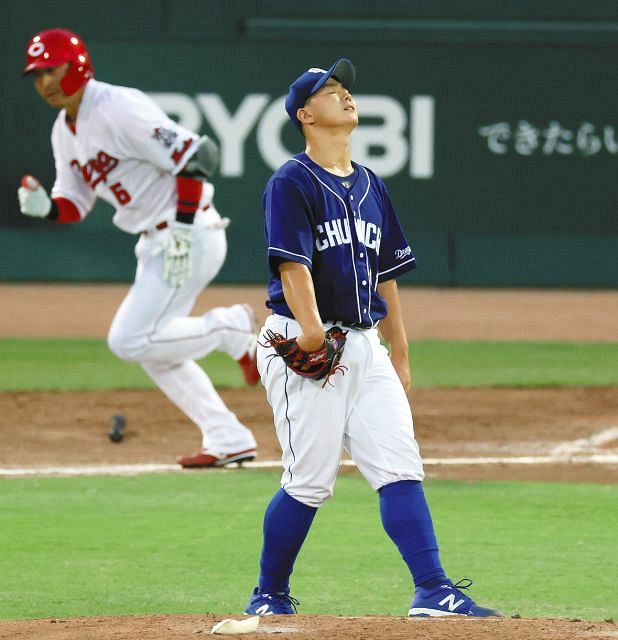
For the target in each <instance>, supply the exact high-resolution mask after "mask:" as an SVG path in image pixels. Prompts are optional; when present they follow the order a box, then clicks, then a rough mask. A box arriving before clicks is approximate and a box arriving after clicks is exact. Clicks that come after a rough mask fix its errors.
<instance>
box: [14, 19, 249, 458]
mask: <svg viewBox="0 0 618 640" xmlns="http://www.w3.org/2000/svg"><path fill="white" fill-rule="evenodd" d="M26 57H27V62H26V67H25V69H24V73H25V74H29V75H31V76H32V77H33V78H34V86H35V88H36V90H37V92H38V93H39V95H40V96H41V98H43V100H45V102H47V103H48V104H49V105H51V106H52V107H55V108H57V109H60V113H59V114H58V117H57V118H56V121H55V123H54V126H53V130H52V136H51V139H52V148H53V153H54V160H55V164H56V180H55V183H54V185H53V188H52V190H51V198H50V197H49V196H48V194H47V192H46V190H45V189H44V188H43V186H42V185H41V184H40V183H39V182H38V180H36V179H35V178H33V177H32V176H25V177H24V179H23V180H22V186H21V187H20V188H19V192H18V195H19V203H20V208H21V211H22V213H23V214H25V215H27V216H32V217H35V218H47V219H48V220H52V221H54V222H57V223H60V224H63V223H72V222H79V221H80V220H83V218H85V216H86V215H87V214H88V212H89V211H90V210H91V209H92V207H93V205H94V203H95V201H96V199H97V198H102V199H103V200H105V201H106V202H108V203H110V204H111V205H112V206H113V207H115V209H116V212H115V214H114V218H113V222H114V224H115V225H116V226H117V227H119V228H120V229H121V230H123V231H126V232H127V233H131V234H134V235H136V236H137V237H138V241H137V245H136V247H135V254H136V257H137V271H136V275H135V281H134V283H133V286H132V287H131V289H130V291H129V293H128V295H127V297H126V298H125V299H124V301H123V302H122V304H121V306H120V308H119V309H118V312H117V313H116V316H115V317H114V320H113V322H112V325H111V328H110V330H109V335H108V344H109V348H110V349H111V350H112V351H113V352H114V353H115V354H116V355H117V356H118V357H119V358H122V359H123V360H126V361H128V362H138V363H139V364H140V365H141V366H142V367H143V369H144V370H145V371H146V373H147V374H148V375H149V376H150V377H151V378H152V379H153V380H154V382H155V383H156V384H157V386H158V387H159V388H160V389H161V390H162V391H163V393H165V395H166V396H167V397H168V398H169V399H170V400H171V401H172V402H173V403H174V404H176V405H177V406H178V407H179V408H180V409H181V410H182V411H183V412H184V413H185V414H186V415H187V416H188V417H189V418H190V419H191V420H192V421H193V422H194V423H195V424H196V425H197V426H198V427H199V428H200V430H201V432H202V448H201V450H200V451H199V452H198V453H196V454H192V455H188V456H183V457H181V458H179V463H180V464H181V465H182V466H184V467H213V466H222V465H224V464H227V463H229V462H233V461H243V460H248V459H251V458H253V457H254V456H255V454H256V442H255V439H254V437H253V434H252V433H251V431H250V430H249V429H247V428H246V427H245V426H243V425H242V424H241V423H240V422H239V420H238V419H237V417H236V416H235V415H234V413H232V411H230V410H229V409H228V408H227V407H226V406H225V404H224V403H223V400H222V399H221V398H220V396H219V394H218V393H217V392H216V391H215V389H214V387H213V385H212V383H211V381H210V379H209V378H208V376H207V375H206V373H205V372H204V370H203V369H202V368H201V367H200V366H199V365H198V364H197V363H196V362H195V360H197V359H199V358H202V357H204V356H205V355H206V354H208V353H210V352H211V351H213V350H215V349H218V350H220V351H224V352H225V353H227V354H229V355H230V356H231V357H232V358H234V359H235V360H237V361H238V362H239V364H240V366H241V367H242V370H243V373H244V376H245V380H246V382H247V383H248V384H250V385H255V384H257V382H258V381H259V375H258V373H257V368H256V361H255V348H256V329H257V327H256V321H255V316H254V313H253V310H252V309H251V307H249V305H246V304H236V305H233V306H231V307H219V308H215V309H213V310H211V311H209V312H207V313H205V314H204V315H203V316H199V317H189V313H190V311H191V309H192V308H193V305H194V303H195V300H196V298H197V296H198V294H199V293H200V292H201V291H202V290H203V289H204V288H205V287H206V286H207V285H208V284H209V283H210V282H211V281H212V280H213V278H214V277H215V276H216V275H217V273H218V272H219V270H220V268H221V266H222V265H223V262H224V260H225V254H226V251H227V244H226V236H225V228H226V227H227V225H228V223H229V220H228V219H227V218H222V217H221V216H220V215H219V213H218V212H217V210H216V208H215V206H214V204H213V201H212V199H213V193H214V188H213V186H212V184H211V183H210V182H208V178H209V177H210V176H211V175H212V174H213V172H214V171H215V169H216V166H217V163H218V148H217V146H216V144H215V143H214V142H213V141H212V140H210V139H209V138H207V137H206V136H204V137H201V138H200V137H199V136H197V135H196V134H194V133H192V132H190V131H188V130H186V129H184V128H183V127H181V126H179V125H178V124H176V123H175V122H173V121H172V120H171V119H170V118H168V117H167V116H166V115H165V114H164V113H163V111H162V110H161V109H160V108H159V107H158V106H157V105H156V104H155V103H154V102H153V101H152V100H151V99H150V98H149V97H148V96H146V95H145V94H144V93H142V92H141V91H138V90H137V89H130V88H126V87H119V86H115V85H111V84H107V83H105V82H99V81H98V80H95V79H94V70H93V66H92V63H91V60H90V56H89V55H88V51H87V50H86V47H85V46H84V43H83V42H82V40H81V38H80V37H79V36H77V35H76V34H75V33H72V32H71V31H68V30H66V29H49V30H46V31H42V32H40V33H38V34H37V35H35V36H34V37H33V38H32V39H31V40H30V42H29V43H28V46H27V54H26Z"/></svg>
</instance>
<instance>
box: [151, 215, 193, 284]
mask: <svg viewBox="0 0 618 640" xmlns="http://www.w3.org/2000/svg"><path fill="white" fill-rule="evenodd" d="M192 243H193V225H192V224H183V223H181V222H174V223H173V224H172V228H171V230H170V235H169V238H168V240H167V242H165V243H164V244H162V245H161V246H159V247H157V249H155V252H154V253H155V255H156V254H158V253H161V251H163V279H164V280H165V281H166V282H167V283H168V284H169V285H170V286H172V287H181V286H182V285H183V284H184V283H185V282H186V281H187V280H188V279H189V278H190V277H191V272H192V269H191V247H192Z"/></svg>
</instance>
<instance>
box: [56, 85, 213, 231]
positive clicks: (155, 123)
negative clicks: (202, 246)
mask: <svg viewBox="0 0 618 640" xmlns="http://www.w3.org/2000/svg"><path fill="white" fill-rule="evenodd" d="M75 125H76V128H75V133H73V131H72V130H71V129H70V128H69V126H68V125H67V123H66V113H65V111H64V109H63V110H62V111H61V112H60V113H59V115H58V117H57V119H56V122H55V123H54V127H53V130H52V147H53V151H54V158H55V162H56V182H55V183H54V186H53V189H52V197H54V198H57V197H63V198H67V199H69V200H71V201H72V202H73V203H74V204H75V205H76V206H77V208H78V209H79V212H80V215H81V216H82V218H83V217H85V216H86V215H87V214H88V212H89V211H90V210H91V209H92V207H93V205H94V202H95V200H96V198H97V197H100V198H102V199H103V200H105V201H106V202H109V203H110V204H111V205H112V206H114V207H115V208H116V213H115V215H114V218H113V221H114V224H115V225H116V226H117V227H119V228H120V229H122V230H123V231H127V232H128V233H140V232H141V231H146V230H148V229H152V228H154V227H155V226H156V225H157V224H159V223H161V222H163V221H167V222H169V221H172V220H173V219H174V218H175V216H176V204H177V191H176V179H175V175H176V174H177V173H178V172H179V171H180V170H181V169H182V168H183V167H184V165H185V164H186V162H187V160H188V159H189V158H190V157H191V155H193V153H194V152H195V149H196V147H197V144H198V140H199V136H198V135H196V134H195V133H193V132H191V131H188V130H187V129H184V128H183V127H181V126H179V125H178V124H177V123H175V122H174V121H173V120H171V119H170V118H169V117H168V116H167V115H166V114H165V113H164V112H163V111H162V109H161V108H160V107H159V106H158V105H157V104H156V103H155V102H154V101H153V100H152V99H151V98H149V97H148V96H147V95H146V94H145V93H143V92H142V91H139V90H138V89H130V88H127V87H118V86H115V85H111V84H107V83H105V82H98V81H97V80H90V82H88V84H87V85H86V88H85V90H84V94H83V97H82V101H81V104H80V107H79V112H78V115H77V121H76V123H75ZM213 191H214V189H213V187H212V185H210V184H209V183H207V184H205V185H204V190H203V193H202V202H201V205H202V206H204V205H205V204H208V203H210V201H211V200H212V195H213Z"/></svg>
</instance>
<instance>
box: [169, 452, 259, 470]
mask: <svg viewBox="0 0 618 640" xmlns="http://www.w3.org/2000/svg"><path fill="white" fill-rule="evenodd" d="M255 456H256V450H255V449H245V450H244V451H237V452H236V453H220V454H216V453H212V452H211V451H208V450H206V449H202V450H201V451H199V452H198V453H194V454H192V455H188V456H180V457H179V458H178V459H177V460H176V462H178V464H179V465H181V466H182V467H184V468H185V469H204V468H207V467H223V466H225V465H226V464H231V463H232V462H246V461H247V460H253V458H255Z"/></svg>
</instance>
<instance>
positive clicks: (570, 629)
mask: <svg viewBox="0 0 618 640" xmlns="http://www.w3.org/2000/svg"><path fill="white" fill-rule="evenodd" d="M225 617H226V616H224V615H220V616H213V615H204V616H189V615H178V616H163V615H157V616H131V617H116V618H111V617H100V618H72V619H68V620H63V619H60V620H59V619H51V620H29V621H25V622H0V639H1V640H5V639H6V640H9V639H10V640H14V639H17V638H19V640H35V639H36V640H40V638H45V639H46V640H129V639H131V640H133V639H134V638H147V639H148V640H176V639H177V638H195V637H196V635H198V634H203V635H209V634H210V631H211V629H212V627H213V626H214V625H215V624H216V623H217V622H219V621H221V620H222V619H224V618H225ZM230 617H233V618H235V619H240V617H239V616H237V615H236V616H230ZM266 635H273V636H274V637H276V638H278V639H280V640H318V639H320V640H322V639H325V640H332V639H333V638H337V639H340V640H404V639H405V640H408V639H409V638H414V639H415V640H453V639H456V638H461V639H465V640H494V639H495V638H501V639H502V640H575V639H581V640H610V639H611V638H616V637H617V636H618V629H617V627H616V624H614V623H613V622H606V621H604V622H584V621H581V620H551V619H545V620H538V619H537V620H525V619H513V618H508V619H492V620H471V619H463V620H462V619H456V620H453V619H452V618H450V619H449V618H442V619H433V620H419V619H416V620H414V619H406V618H395V617H390V618H389V617H377V616H363V617H358V618H343V617H341V618H340V617H335V616H294V617H290V616H268V617H267V618H262V619H261V620H260V626H259V627H258V630H257V631H256V632H255V633H250V634H247V635H246V636H242V637H246V638H257V637H265V636H266Z"/></svg>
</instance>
